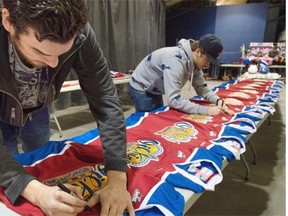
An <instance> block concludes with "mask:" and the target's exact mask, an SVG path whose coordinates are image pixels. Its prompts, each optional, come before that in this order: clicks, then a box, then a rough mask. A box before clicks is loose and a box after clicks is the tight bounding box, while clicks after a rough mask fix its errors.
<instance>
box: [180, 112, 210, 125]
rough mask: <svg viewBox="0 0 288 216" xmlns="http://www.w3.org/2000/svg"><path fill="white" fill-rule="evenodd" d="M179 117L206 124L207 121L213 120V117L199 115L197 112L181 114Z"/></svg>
mask: <svg viewBox="0 0 288 216" xmlns="http://www.w3.org/2000/svg"><path fill="white" fill-rule="evenodd" d="M181 118H183V119H186V120H188V121H194V122H197V123H202V124H207V123H208V122H212V121H213V117H212V116H209V115H199V114H187V115H184V116H182V117H181Z"/></svg>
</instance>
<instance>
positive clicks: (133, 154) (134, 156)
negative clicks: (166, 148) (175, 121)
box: [127, 140, 163, 167]
mask: <svg viewBox="0 0 288 216" xmlns="http://www.w3.org/2000/svg"><path fill="white" fill-rule="evenodd" d="M162 153H163V147H162V146H161V143H160V142H159V141H158V140H138V141H137V142H130V143H128V144H127V157H128V162H129V166H133V167H143V166H146V165H147V164H149V162H150V161H151V160H154V161H159V158H158V155H160V154H162Z"/></svg>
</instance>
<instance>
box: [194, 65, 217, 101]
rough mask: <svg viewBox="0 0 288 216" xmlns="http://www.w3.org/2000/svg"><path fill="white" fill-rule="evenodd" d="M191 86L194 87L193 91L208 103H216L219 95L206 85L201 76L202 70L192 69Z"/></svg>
mask: <svg viewBox="0 0 288 216" xmlns="http://www.w3.org/2000/svg"><path fill="white" fill-rule="evenodd" d="M192 86H193V88H194V89H195V92H196V93H197V95H199V96H201V97H203V98H205V99H206V100H208V101H209V102H210V103H214V104H215V103H216V101H217V99H218V98H219V96H218V95H217V94H215V93H214V92H213V91H212V90H211V89H210V88H209V87H208V86H207V83H206V81H205V79H204V78H203V71H202V70H196V71H194V76H193V80H192Z"/></svg>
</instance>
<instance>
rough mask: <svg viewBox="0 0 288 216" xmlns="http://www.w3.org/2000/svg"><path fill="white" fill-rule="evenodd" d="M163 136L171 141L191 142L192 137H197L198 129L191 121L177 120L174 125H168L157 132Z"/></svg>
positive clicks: (179, 142) (178, 142)
mask: <svg viewBox="0 0 288 216" xmlns="http://www.w3.org/2000/svg"><path fill="white" fill-rule="evenodd" d="M155 134H156V135H160V136H162V137H163V138H164V139H166V140H168V141H169V142H173V143H177V144H181V143H182V142H183V143H187V142H190V141H191V139H197V137H196V135H197V134H198V130H196V129H195V128H194V126H193V125H192V124H190V123H189V122H177V123H175V124H174V125H173V126H167V127H165V128H164V129H162V130H160V131H158V132H156V133H155Z"/></svg>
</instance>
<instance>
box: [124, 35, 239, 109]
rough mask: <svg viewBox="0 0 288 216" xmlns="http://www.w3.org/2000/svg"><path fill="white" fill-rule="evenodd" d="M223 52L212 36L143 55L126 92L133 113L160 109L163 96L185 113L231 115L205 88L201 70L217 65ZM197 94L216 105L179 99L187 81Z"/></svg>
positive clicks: (216, 96)
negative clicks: (131, 103) (129, 98)
mask: <svg viewBox="0 0 288 216" xmlns="http://www.w3.org/2000/svg"><path fill="white" fill-rule="evenodd" d="M222 50H223V45H222V42H221V40H220V39H219V38H217V37H216V36H215V35H212V34H206V35H204V36H202V37H201V38H200V40H199V41H194V40H192V39H188V40H186V39H181V40H180V41H179V43H178V46H175V47H164V48H160V49H158V50H156V51H154V52H152V53H151V54H149V55H148V56H146V57H145V58H144V59H143V60H142V61H141V62H140V63H139V65H138V66H137V67H136V68H135V70H134V72H133V74H132V77H131V80H130V82H129V91H130V94H131V97H132V101H133V103H134V106H135V110H136V112H149V111H152V110H154V109H156V108H158V107H161V106H163V98H162V95H163V94H164V95H165V97H166V98H167V103H168V105H169V106H170V107H171V108H174V109H177V110H180V111H182V112H185V113H194V114H197V113H198V114H208V115H218V114H220V113H224V112H226V113H229V114H233V113H234V112H233V111H232V110H229V109H228V107H227V106H226V104H225V101H224V100H223V99H221V98H220V97H219V96H218V95H217V94H215V93H214V92H213V91H212V90H210V89H209V88H208V87H207V83H206V82H205V79H204V78H203V71H202V69H203V68H208V67H209V66H210V63H212V64H214V65H218V64H219V63H218V62H217V57H218V56H219V55H220V54H221V52H222ZM188 80H189V81H190V82H191V85H192V86H193V88H194V89H195V91H196V93H197V94H198V95H200V96H202V97H203V98H205V99H207V100H208V101H209V102H211V103H213V104H216V106H202V105H199V104H195V103H193V102H191V101H190V100H189V99H186V98H183V97H182V96H181V89H182V88H183V86H184V85H185V84H186V82H187V81H188Z"/></svg>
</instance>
